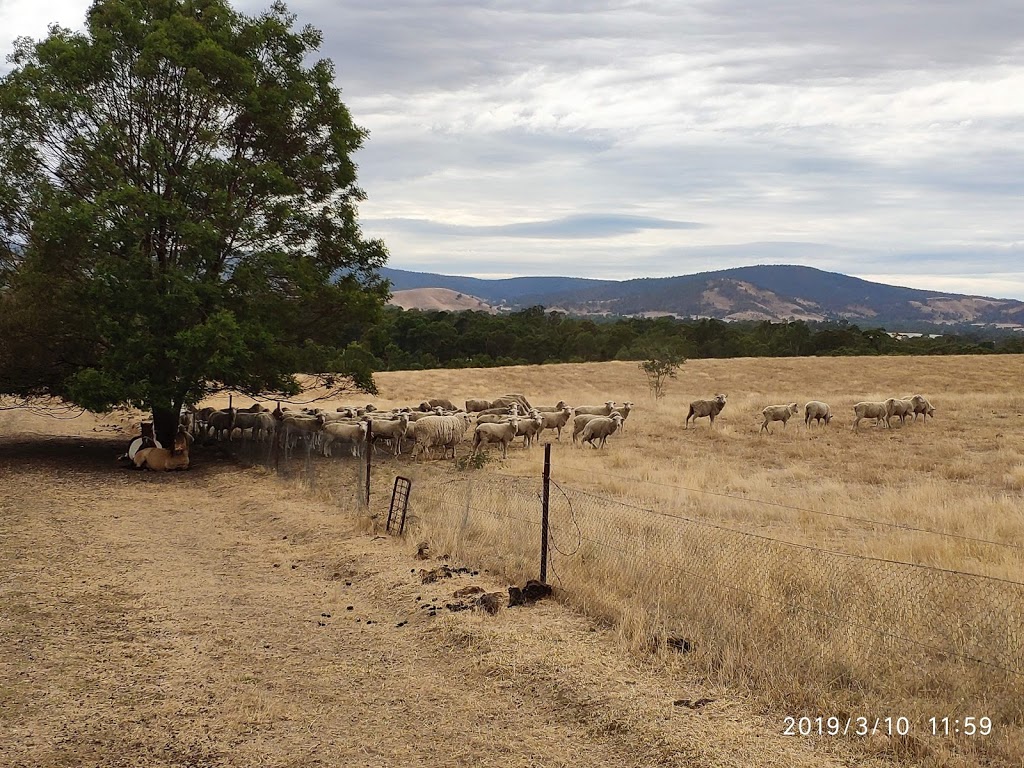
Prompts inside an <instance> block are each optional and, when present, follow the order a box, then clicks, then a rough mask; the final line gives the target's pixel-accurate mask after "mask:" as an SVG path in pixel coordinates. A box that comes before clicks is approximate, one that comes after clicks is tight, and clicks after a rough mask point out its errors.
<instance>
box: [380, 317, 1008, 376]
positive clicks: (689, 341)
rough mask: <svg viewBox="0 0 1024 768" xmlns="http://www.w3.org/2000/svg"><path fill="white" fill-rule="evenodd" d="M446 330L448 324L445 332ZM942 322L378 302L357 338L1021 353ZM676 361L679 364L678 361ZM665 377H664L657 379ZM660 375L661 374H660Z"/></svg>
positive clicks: (466, 364)
mask: <svg viewBox="0 0 1024 768" xmlns="http://www.w3.org/2000/svg"><path fill="white" fill-rule="evenodd" d="M453 329H454V332H453ZM954 330H955V329H952V328H943V331H944V332H945V335H943V336H942V337H940V338H935V339H932V338H927V337H921V338H914V339H904V340H899V341H898V340H896V339H893V338H892V337H890V336H889V334H888V333H886V332H885V331H884V330H882V329H878V328H871V329H864V330H862V329H861V328H859V327H858V326H856V325H851V324H849V323H805V322H802V321H796V322H788V323H769V322H737V323H726V322H723V321H721V320H711V319H701V320H675V319H673V318H669V317H662V318H657V319H649V318H617V319H611V320H606V321H602V322H597V321H594V320H591V319H587V318H577V317H567V316H565V315H564V314H562V313H559V312H548V313H544V311H543V310H542V309H541V308H539V307H535V308H531V309H529V310H524V311H522V312H513V313H511V314H505V315H491V314H487V313H485V312H472V311H470V312H439V311H430V312H424V311H420V310H409V311H406V310H402V309H399V308H397V307H388V308H387V309H386V310H385V311H384V313H383V315H382V316H381V318H380V320H379V322H378V323H377V324H375V325H374V326H373V327H372V328H370V329H369V330H368V331H367V332H366V333H365V334H364V335H363V337H362V344H363V345H364V347H365V348H366V349H367V350H368V351H369V352H370V353H372V354H373V355H374V357H375V358H376V359H377V360H379V362H380V367H381V368H382V369H385V370H406V369H411V368H416V369H424V368H430V367H435V366H440V367H443V368H489V367H493V366H500V365H527V364H541V363H559V362H584V361H589V360H594V361H605V360H629V361H637V362H638V363H639V362H643V361H652V360H657V359H660V358H662V357H663V356H664V355H665V354H667V355H669V357H668V358H666V359H668V360H669V361H671V359H672V358H673V357H674V358H678V359H679V360H681V361H685V360H686V359H701V358H709V357H790V356H807V355H821V356H827V355H877V354H884V355H901V354H907V355H924V354H986V353H992V352H1004V353H1005V352H1018V353H1019V352H1021V350H1022V348H1024V339H1022V338H1021V337H1020V335H1019V334H1018V335H1017V336H1012V335H1008V334H1006V333H1003V334H999V335H996V336H994V337H992V338H983V337H982V336H981V335H980V332H979V331H978V329H971V330H970V331H965V330H964V329H959V330H960V333H956V332H954ZM681 364H682V362H680V365H681ZM666 380H667V378H666ZM663 383H664V382H663Z"/></svg>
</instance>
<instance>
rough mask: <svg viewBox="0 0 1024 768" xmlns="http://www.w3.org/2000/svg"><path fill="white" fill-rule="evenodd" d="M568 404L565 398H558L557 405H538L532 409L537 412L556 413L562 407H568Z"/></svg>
mask: <svg viewBox="0 0 1024 768" xmlns="http://www.w3.org/2000/svg"><path fill="white" fill-rule="evenodd" d="M568 407H569V404H568V403H566V402H565V400H559V401H558V405H538V406H537V407H536V408H535V409H534V410H536V411H538V412H539V413H558V412H559V411H561V410H562V409H563V408H568Z"/></svg>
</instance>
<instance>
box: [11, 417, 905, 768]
mask: <svg viewBox="0 0 1024 768" xmlns="http://www.w3.org/2000/svg"><path fill="white" fill-rule="evenodd" d="M0 426H2V425H0ZM8 426H10V424H9V423H8ZM78 428H81V429H83V431H85V432H89V429H88V427H87V426H86V427H84V428H82V425H81V424H79V425H78ZM93 429H95V427H94V428H93ZM2 431H3V430H2V429H0V432H2ZM100 431H102V430H100ZM124 446H125V440H124V439H123V438H117V439H115V438H112V437H104V436H102V435H93V434H86V435H85V436H81V435H79V436H75V435H65V436H61V437H50V438H44V437H40V436H33V435H27V434H24V433H23V434H21V435H20V436H19V435H13V436H12V435H10V434H8V435H5V436H2V437H0V484H2V485H0V489H2V490H0V649H3V652H2V654H0V734H3V736H2V737H0V765H2V766H5V767H6V766H19V767H21V766H24V767H26V768H28V767H31V768H49V767H51V766H109V767H111V768H113V767H116V766H446V768H449V767H450V766H457V765H474V766H570V765H572V766H582V765H588V766H589V765H594V766H597V765H601V766H603V765H620V766H662V765H664V766H755V765H758V766H760V765H763V766H835V765H865V764H867V763H866V762H865V760H866V758H865V754H864V751H863V750H859V751H858V755H857V757H853V756H852V753H850V752H849V751H848V749H849V745H846V744H843V743H841V742H835V741H826V742H815V741H813V740H809V739H799V738H796V739H794V738H787V737H783V736H781V735H780V732H781V723H779V722H776V721H775V720H774V719H771V718H769V717H764V716H761V715H759V714H758V713H757V712H756V711H754V707H753V705H752V704H751V703H750V701H749V700H748V699H746V698H745V697H744V696H742V695H740V694H738V693H736V692H731V691H728V690H722V689H712V688H708V687H707V683H703V684H702V683H699V682H697V680H696V678H694V679H692V680H687V679H685V676H680V674H679V673H678V671H676V672H675V673H673V674H666V669H665V666H664V665H663V664H660V663H659V662H658V661H657V660H655V659H637V658H635V657H631V656H630V655H628V654H627V653H625V652H624V651H622V650H621V649H620V648H619V647H618V646H617V645H616V642H615V640H614V635H613V633H611V632H609V631H606V630H604V629H602V628H600V627H598V626H595V625H593V624H592V623H590V622H589V621H588V620H586V619H585V618H583V617H581V616H579V615H577V614H574V613H572V612H571V611H569V610H567V609H566V608H564V607H563V606H561V605H560V604H558V603H556V602H545V603H539V604H537V605H535V606H533V607H530V608H520V607H516V608H504V609H503V610H501V611H500V612H499V613H498V614H497V615H496V616H490V615H487V614H485V613H478V612H475V611H462V612H457V613H455V612H450V611H447V610H445V609H443V608H442V609H441V610H440V611H438V612H437V615H436V616H433V617H432V616H430V615H429V613H430V612H429V610H427V609H424V608H423V605H425V604H433V605H437V606H444V605H445V603H447V602H451V601H452V593H453V591H454V590H455V589H457V588H459V587H464V586H467V585H469V584H479V585H481V586H483V587H484V588H486V589H487V590H488V591H504V590H505V588H506V587H507V586H508V585H507V584H505V583H502V582H500V581H498V580H496V579H494V578H493V577H490V576H489V575H488V574H486V573H480V574H478V575H476V576H473V575H471V574H465V575H461V576H458V577H456V578H452V579H446V580H442V581H439V582H437V583H434V584H427V585H421V584H420V579H419V577H418V569H419V568H421V567H424V566H426V567H434V566H436V565H437V564H438V562H437V561H436V560H431V561H427V562H423V561H420V560H416V559H415V558H414V552H415V542H408V541H401V540H396V539H392V538H389V537H382V536H379V535H374V534H373V533H368V532H367V529H366V526H365V521H364V523H363V524H362V525H360V523H359V520H358V518H357V517H356V516H354V515H351V514H348V513H346V512H344V511H341V510H338V509H332V508H329V507H328V506H326V505H324V504H323V503H318V502H314V501H310V500H309V499H307V498H303V497H302V496H301V495H299V494H297V493H296V492H295V491H294V490H292V489H290V488H289V487H288V486H286V485H285V484H282V483H280V482H278V481H277V480H276V479H274V478H273V477H272V476H270V475H267V474H265V473H262V472H261V471H257V470H245V469H241V468H240V467H238V466H237V465H236V464H234V463H233V462H232V461H230V460H229V459H227V458H225V457H223V456H222V455H219V454H217V453H214V452H212V451H211V452H205V453H204V452H200V454H199V455H198V456H197V457H196V461H195V465H196V466H195V468H194V469H193V470H191V471H189V472H184V473H168V474H157V473H146V472H134V471H131V470H123V469H117V468H116V466H115V463H114V457H115V456H116V455H117V453H118V452H120V451H121V450H123V448H124ZM702 698H707V699H713V701H711V702H710V703H707V704H706V706H703V707H701V708H699V709H690V708H689V707H688V706H686V705H685V704H683V703H682V700H689V701H690V702H695V701H697V700H699V699H702ZM880 747H882V748H883V749H885V745H880ZM872 764H879V765H880V764H882V763H881V760H878V761H873V762H872Z"/></svg>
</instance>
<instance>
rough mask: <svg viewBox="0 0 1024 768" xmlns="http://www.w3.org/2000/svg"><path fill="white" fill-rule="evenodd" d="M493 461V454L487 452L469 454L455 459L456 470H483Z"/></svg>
mask: <svg viewBox="0 0 1024 768" xmlns="http://www.w3.org/2000/svg"><path fill="white" fill-rule="evenodd" d="M492 461H493V459H492V457H491V454H489V453H487V452H486V451H480V452H479V453H467V454H464V455H462V456H457V457H456V458H455V468H456V469H458V470H459V471H462V472H466V471H468V470H471V469H483V468H484V467H486V466H487V465H488V464H490V463H491V462H492Z"/></svg>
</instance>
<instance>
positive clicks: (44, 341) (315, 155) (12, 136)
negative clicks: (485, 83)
mask: <svg viewBox="0 0 1024 768" xmlns="http://www.w3.org/2000/svg"><path fill="white" fill-rule="evenodd" d="M294 26H295V17H294V16H293V15H291V14H289V12H288V11H287V9H286V8H285V6H284V5H283V4H281V3H274V4H273V5H272V6H271V7H270V8H269V9H268V10H267V11H266V12H264V13H262V14H260V15H258V16H254V17H248V16H245V15H242V14H240V13H237V12H235V11H234V10H232V8H231V7H230V6H229V5H228V3H227V2H226V1H225V0H95V2H94V3H93V5H92V6H91V8H90V9H89V11H88V15H87V19H86V29H85V31H84V32H83V33H75V32H72V31H70V30H67V29H63V28H60V27H57V26H53V27H51V28H50V30H49V35H48V36H47V37H46V38H45V39H44V40H41V41H33V40H30V39H26V38H22V39H19V40H18V41H16V43H15V46H14V51H13V53H12V54H11V55H10V57H9V61H10V62H11V63H12V64H13V69H12V71H11V72H10V73H9V74H8V75H6V76H5V77H4V78H2V79H0V394H3V393H7V394H14V395H20V396H26V395H50V396H57V397H60V398H63V399H65V400H67V401H70V402H74V403H76V404H78V405H80V406H82V407H86V408H89V409H93V410H99V411H104V410H108V409H110V408H112V407H115V406H119V405H127V404H133V405H137V406H140V407H143V408H147V409H152V410H153V413H154V417H155V418H156V420H157V428H158V432H160V431H162V432H163V433H164V434H165V435H166V431H167V429H168V428H171V429H173V426H170V427H169V425H171V424H172V423H173V421H175V420H176V419H177V413H178V410H179V409H180V408H181V406H182V405H183V404H186V403H194V402H198V401H199V400H200V399H202V397H203V396H204V395H207V394H209V393H210V392H212V391H216V390H218V389H221V388H232V389H236V390H239V391H242V392H248V393H251V394H257V393H265V394H267V393H277V394H281V395H285V396H288V395H294V394H297V393H298V392H299V391H300V390H301V389H302V387H301V385H300V381H299V379H298V378H297V376H296V374H298V373H312V374H324V373H330V374H331V377H330V379H329V381H328V383H329V384H333V385H334V386H336V387H338V388H341V389H344V388H358V389H363V390H369V391H373V386H374V385H373V379H372V370H371V368H370V366H369V361H370V360H371V359H372V358H371V357H370V356H369V355H366V354H364V353H362V351H361V348H360V347H359V346H351V345H350V342H352V341H354V340H356V339H358V338H359V337H360V336H362V335H363V334H364V333H365V332H366V329H367V327H368V326H369V325H370V324H372V322H373V321H374V320H375V319H376V318H377V317H378V316H379V313H380V310H381V307H382V306H383V304H384V302H385V301H386V299H387V296H388V286H387V284H386V282H384V281H382V280H381V279H380V278H379V277H378V276H377V274H376V270H377V268H379V267H380V266H382V265H383V264H384V262H385V260H386V250H385V247H384V245H383V243H381V242H380V241H378V240H371V239H365V238H364V237H363V236H362V234H361V231H360V228H359V225H358V222H357V205H358V203H359V201H361V200H362V199H364V193H363V191H362V190H361V189H360V188H359V187H358V186H357V183H356V166H355V164H354V162H353V161H352V154H353V153H354V152H355V151H356V150H357V149H358V148H359V147H360V145H361V144H362V142H363V140H364V139H365V137H366V132H365V131H364V130H362V129H361V128H359V127H357V126H356V125H355V124H354V123H353V121H352V118H351V116H350V114H349V111H348V109H347V108H346V106H345V105H344V104H343V103H342V101H341V94H340V91H339V90H338V89H337V88H336V87H335V85H334V79H335V72H334V68H333V65H332V63H331V62H330V61H328V60H317V61H314V62H313V63H307V62H308V61H310V57H311V56H312V55H313V54H314V53H315V51H316V50H317V49H318V47H319V45H320V42H321V34H320V32H319V31H317V30H315V29H313V28H312V27H309V26H306V27H304V28H302V29H295V28H294Z"/></svg>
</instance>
